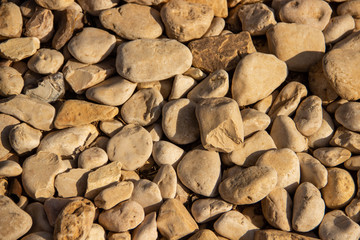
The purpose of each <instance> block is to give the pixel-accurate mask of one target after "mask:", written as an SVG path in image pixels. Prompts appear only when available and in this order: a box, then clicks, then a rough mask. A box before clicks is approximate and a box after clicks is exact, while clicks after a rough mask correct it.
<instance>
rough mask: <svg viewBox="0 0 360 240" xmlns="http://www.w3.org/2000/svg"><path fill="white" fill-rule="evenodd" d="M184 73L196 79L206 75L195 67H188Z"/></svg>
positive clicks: (201, 78)
mask: <svg viewBox="0 0 360 240" xmlns="http://www.w3.org/2000/svg"><path fill="white" fill-rule="evenodd" d="M184 75H185V76H189V77H192V78H193V79H195V80H196V81H199V80H203V79H204V78H206V76H207V75H206V73H204V72H203V71H201V70H200V69H199V68H195V67H191V68H189V69H188V70H187V71H186V72H184Z"/></svg>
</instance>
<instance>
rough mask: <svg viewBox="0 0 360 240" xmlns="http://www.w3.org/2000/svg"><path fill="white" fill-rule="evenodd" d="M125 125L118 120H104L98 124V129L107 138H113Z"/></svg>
mask: <svg viewBox="0 0 360 240" xmlns="http://www.w3.org/2000/svg"><path fill="white" fill-rule="evenodd" d="M124 125H125V124H124V123H122V122H121V121H119V120H116V119H113V120H105V121H101V122H100V129H101V131H102V132H103V133H105V134H106V135H107V136H109V137H113V136H114V135H115V134H116V133H118V132H119V131H120V129H121V128H122V127H123V126H124Z"/></svg>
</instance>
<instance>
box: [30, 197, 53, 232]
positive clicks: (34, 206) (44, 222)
mask: <svg viewBox="0 0 360 240" xmlns="http://www.w3.org/2000/svg"><path fill="white" fill-rule="evenodd" d="M25 211H26V212H27V213H28V214H29V215H30V216H31V218H32V222H33V225H32V227H31V229H30V231H29V233H33V232H42V231H44V232H53V228H52V226H50V224H49V221H48V219H47V216H46V213H45V210H44V205H43V204H42V203H39V202H33V203H30V204H28V205H27V206H26V208H25Z"/></svg>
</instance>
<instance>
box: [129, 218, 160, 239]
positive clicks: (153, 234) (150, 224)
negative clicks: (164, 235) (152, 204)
mask: <svg viewBox="0 0 360 240" xmlns="http://www.w3.org/2000/svg"><path fill="white" fill-rule="evenodd" d="M157 237H158V232H157V225H156V212H152V213H149V214H148V215H146V216H145V218H144V220H143V222H142V223H141V224H140V225H139V226H138V227H137V228H136V229H135V230H134V232H133V239H134V240H156V239H157Z"/></svg>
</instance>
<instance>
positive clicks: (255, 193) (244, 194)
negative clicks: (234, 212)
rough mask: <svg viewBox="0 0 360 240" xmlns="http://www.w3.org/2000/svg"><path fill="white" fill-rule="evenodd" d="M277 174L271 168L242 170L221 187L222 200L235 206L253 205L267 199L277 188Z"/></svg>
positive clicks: (256, 167) (227, 179) (253, 167)
mask: <svg viewBox="0 0 360 240" xmlns="http://www.w3.org/2000/svg"><path fill="white" fill-rule="evenodd" d="M276 183H277V173H276V171H275V170H274V169H273V168H271V167H260V166H252V167H248V168H245V169H241V170H239V171H238V172H236V173H235V174H233V175H231V176H229V177H228V178H226V179H225V180H223V181H222V182H221V183H220V185H219V193H220V196H221V197H222V199H224V200H225V201H228V202H230V203H233V204H237V205H240V204H252V203H256V202H258V201H260V200H261V199H263V198H264V197H266V196H267V195H268V194H269V193H270V192H271V191H272V190H273V189H274V188H275V186H276Z"/></svg>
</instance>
